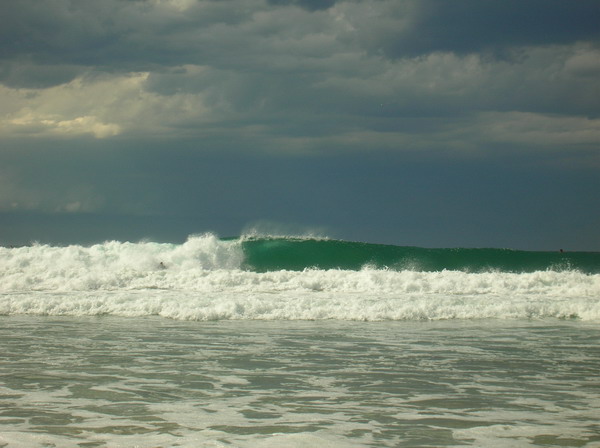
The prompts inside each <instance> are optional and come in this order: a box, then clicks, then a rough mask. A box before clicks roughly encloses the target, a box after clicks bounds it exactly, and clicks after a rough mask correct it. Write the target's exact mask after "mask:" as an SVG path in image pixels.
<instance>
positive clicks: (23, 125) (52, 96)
mask: <svg viewBox="0 0 600 448" xmlns="http://www.w3.org/2000/svg"><path fill="white" fill-rule="evenodd" d="M148 75H149V74H148V73H132V74H124V75H103V76H99V77H91V76H88V77H79V78H76V79H75V80H73V81H72V82H70V83H68V84H63V85H60V86H54V87H50V88H46V89H38V90H34V89H12V88H8V87H5V86H0V104H2V103H4V104H9V106H4V107H3V108H2V109H3V110H1V109H0V112H3V114H2V115H0V135H5V136H9V135H24V134H29V135H33V136H57V135H58V136H65V137H70V136H78V135H86V134H88V135H91V136H93V137H95V138H107V137H113V136H116V135H119V134H121V133H125V132H136V131H137V132H142V133H147V132H159V131H163V132H164V131H167V132H168V131H169V130H170V129H172V128H173V127H176V126H177V125H178V124H180V123H182V122H189V121H190V120H193V121H195V122H196V123H198V122H203V121H210V120H211V119H212V118H211V115H210V113H209V111H208V109H207V108H206V107H205V106H204V104H203V99H202V95H201V93H198V94H175V95H169V96H163V95H159V94H157V93H154V92H149V91H147V90H145V88H144V83H145V82H146V80H147V79H148Z"/></svg>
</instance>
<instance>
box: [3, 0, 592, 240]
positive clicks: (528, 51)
mask: <svg viewBox="0 0 600 448" xmlns="http://www.w3.org/2000/svg"><path fill="white" fill-rule="evenodd" d="M599 23H600V1H598V0H578V1H572V0H503V1H497V0H452V1H446V0H340V1H336V0H320V1H317V0H218V1H211V0H102V1H97V0H2V1H0V245H5V246H8V245H23V244H31V243H32V242H40V243H47V244H60V245H66V244H93V243H97V242H102V241H105V240H121V241H141V240H152V241H161V242H183V241H185V239H186V238H187V236H188V235H191V234H201V233H204V232H214V233H216V234H217V235H219V236H222V237H225V236H234V235H239V234H242V233H245V232H249V231H252V230H256V231H259V232H266V233H272V234H276V233H278V234H318V235H323V236H329V237H332V238H340V239H348V240H356V241H367V242H374V243H385V244H397V245H410V246H424V247H502V248H513V249H525V250H558V249H559V248H561V249H564V250H585V251H600V27H599V26H598V24H599Z"/></svg>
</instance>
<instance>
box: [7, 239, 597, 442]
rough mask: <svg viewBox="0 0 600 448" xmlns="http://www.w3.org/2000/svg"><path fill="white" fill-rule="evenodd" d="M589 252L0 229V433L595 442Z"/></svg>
mask: <svg viewBox="0 0 600 448" xmlns="http://www.w3.org/2000/svg"><path fill="white" fill-rule="evenodd" d="M452 254H454V256H452ZM299 260H300V261H299ZM599 260H600V259H599V254H590V253H587V254H585V253H583V254H560V253H529V252H528V253H521V252H518V251H499V250H480V251H473V250H451V249H447V250H426V249H418V248H396V247H393V246H378V245H365V244H362V243H348V242H336V241H330V240H323V239H296V238H251V239H244V238H241V239H228V240H221V239H219V238H217V237H215V236H214V235H203V236H197V237H192V238H190V239H189V240H188V241H187V242H186V243H184V244H179V245H177V244H158V243H152V242H142V243H121V242H107V243H103V244H99V245H95V246H90V247H82V246H67V247H52V246H45V245H34V246H28V247H20V248H0V447H3V446H6V447H37V446H40V447H135V446H138V447H170V446H181V447H282V446H285V447H314V446H323V447H362V446H373V447H396V446H402V447H404V446H408V447H411V446H413V447H421V446H430V447H437V446H499V447H511V446H514V447H520V446H587V447H600V423H599V422H600V418H599V417H598V416H600V379H599V374H598V372H600V346H599V342H600V275H599V274H598V268H597V266H598V261H599ZM446 267H450V268H451V269H447V268H446Z"/></svg>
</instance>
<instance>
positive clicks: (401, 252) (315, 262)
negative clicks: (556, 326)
mask: <svg viewBox="0 0 600 448" xmlns="http://www.w3.org/2000/svg"><path fill="white" fill-rule="evenodd" d="M242 247H243V251H244V267H245V268H246V269H249V270H254V271H257V272H268V271H277V270H293V271H299V270H303V269H308V268H316V269H344V270H355V271H356V270H360V269H363V268H364V267H371V268H374V269H391V270H396V271H402V270H410V271H424V272H436V271H443V270H449V271H463V272H474V273H476V272H489V271H497V272H511V273H530V272H536V271H547V270H552V271H565V270H575V271H579V272H582V273H587V274H596V273H600V253H596V252H564V253H563V252H559V251H556V252H529V251H518V250H510V249H460V248H457V249H427V248H420V247H403V246H392V245H383V244H369V243H360V242H349V241H339V240H324V239H322V240H319V239H295V238H256V239H247V240H244V241H243V242H242Z"/></svg>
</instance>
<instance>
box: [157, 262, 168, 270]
mask: <svg viewBox="0 0 600 448" xmlns="http://www.w3.org/2000/svg"><path fill="white" fill-rule="evenodd" d="M158 269H167V267H166V266H165V264H164V263H163V262H162V261H161V262H160V263H159V264H158Z"/></svg>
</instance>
